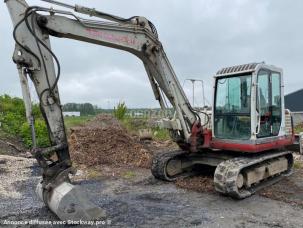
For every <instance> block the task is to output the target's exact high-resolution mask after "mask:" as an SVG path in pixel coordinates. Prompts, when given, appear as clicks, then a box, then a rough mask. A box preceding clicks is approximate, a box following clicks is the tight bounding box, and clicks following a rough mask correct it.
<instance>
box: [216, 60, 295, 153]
mask: <svg viewBox="0 0 303 228" xmlns="http://www.w3.org/2000/svg"><path fill="white" fill-rule="evenodd" d="M282 77H283V76H282V69H280V68H277V67H275V66H271V65H266V64H265V63H252V64H245V65H239V66H234V67H227V68H223V69H221V70H220V71H218V72H217V74H216V76H215V90H214V105H213V123H212V125H213V140H212V147H213V148H216V149H227V150H232V151H242V152H260V151H264V150H270V149H274V148H277V147H281V145H284V144H285V145H288V144H292V134H291V130H290V131H289V129H286V128H285V118H286V117H285V115H286V114H285V111H284V95H283V88H284V85H283V80H282ZM288 128H291V126H288Z"/></svg>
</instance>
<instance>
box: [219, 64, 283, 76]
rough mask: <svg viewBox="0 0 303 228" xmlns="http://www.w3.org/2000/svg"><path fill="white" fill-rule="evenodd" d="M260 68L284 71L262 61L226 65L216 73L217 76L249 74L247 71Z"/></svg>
mask: <svg viewBox="0 0 303 228" xmlns="http://www.w3.org/2000/svg"><path fill="white" fill-rule="evenodd" d="M260 68H263V69H269V70H272V71H277V72H282V69H281V68H278V67H275V66H273V65H267V64H265V62H260V63H248V64H242V65H237V66H231V67H224V68H222V69H221V70H219V71H218V72H217V73H216V75H215V77H221V76H228V75H237V74H247V73H252V72H255V71H258V70H259V69H260Z"/></svg>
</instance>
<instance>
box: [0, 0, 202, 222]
mask: <svg viewBox="0 0 303 228" xmlns="http://www.w3.org/2000/svg"><path fill="white" fill-rule="evenodd" d="M47 1H48V0H47ZM48 2H53V3H57V4H60V5H62V3H58V2H54V1H48ZM5 3H6V5H7V7H8V10H9V12H10V16H11V19H12V22H13V25H14V32H13V34H14V39H15V42H16V46H15V51H14V55H13V60H14V62H15V63H16V65H17V68H18V72H19V76H20V80H21V85H22V91H23V97H24V101H25V106H26V110H27V117H28V119H29V123H30V124H31V126H32V135H33V139H34V137H35V134H34V128H33V126H34V125H33V120H32V118H31V102H30V94H29V90H28V79H30V80H31V81H32V83H33V84H34V86H35V89H36V91H37V95H38V97H39V100H40V106H41V111H42V114H43V117H44V119H45V121H46V123H47V127H48V130H49V137H50V141H51V144H52V145H51V147H49V148H36V147H35V148H34V149H33V154H34V155H35V157H36V159H37V161H38V163H39V165H40V166H41V167H42V169H43V180H42V182H41V183H40V184H39V185H38V187H37V192H38V195H39V196H40V197H41V199H42V200H43V201H44V202H45V203H46V204H47V205H48V206H49V208H50V209H51V210H52V211H53V212H54V213H55V214H57V215H58V217H59V218H60V219H62V220H69V219H79V218H82V219H88V220H91V219H98V218H100V217H102V216H104V213H103V211H102V210H101V209H100V208H98V207H96V206H94V205H93V204H91V203H90V202H89V200H88V199H86V197H85V194H83V191H81V190H80V189H79V187H75V186H73V185H71V184H70V179H69V174H70V173H73V172H74V171H75V170H74V169H73V168H72V162H71V159H70V154H69V149H68V144H67V137H66V134H65V128H64V119H63V115H62V107H61V103H60V97H59V91H58V86H57V85H58V81H59V77H60V63H59V61H58V58H57V57H56V55H55V54H54V53H53V51H52V49H51V45H50V36H55V37H60V38H68V39H74V40H79V41H83V42H88V43H92V44H97V45H102V46H107V47H110V48H115V49H120V50H123V51H127V52H129V53H132V54H134V55H135V56H137V57H138V58H140V59H141V60H142V62H143V64H144V66H145V69H146V72H147V75H148V78H149V81H150V83H151V86H152V89H153V92H154V95H155V98H156V99H157V100H158V101H159V103H160V106H161V107H162V108H165V107H166V105H165V101H164V99H165V97H166V98H167V99H168V100H169V102H170V103H171V104H172V106H173V107H174V109H175V112H176V115H175V116H174V117H173V118H168V119H165V120H164V125H165V126H166V127H167V128H168V129H170V131H171V132H172V135H173V136H174V138H175V140H176V141H177V142H178V143H179V144H180V146H182V148H187V149H188V150H190V149H192V146H191V130H192V128H193V127H194V126H195V127H196V126H197V125H199V124H200V121H199V118H200V117H199V115H198V114H197V113H196V112H195V111H194V110H193V108H192V107H191V106H190V104H189V102H188V100H187V98H186V96H185V94H184V91H183V89H182V87H181V85H180V83H179V81H178V79H177V77H176V75H175V73H174V70H173V68H172V66H171V65H170V63H169V60H168V58H167V56H166V54H165V52H164V50H163V46H162V44H161V42H160V41H159V40H158V35H157V32H156V29H155V27H154V25H153V24H152V23H151V22H150V21H148V20H147V19H146V18H144V17H137V16H136V17H131V18H129V19H124V18H120V17H117V16H113V15H110V14H106V13H102V12H99V11H96V10H95V9H90V8H86V7H82V6H78V5H76V6H75V7H73V6H69V5H66V4H63V6H65V7H68V8H71V9H74V11H76V12H79V13H83V14H88V15H90V16H95V17H99V18H103V19H105V20H107V21H104V20H103V21H93V20H87V19H81V18H79V17H78V16H76V15H74V14H73V13H72V12H69V11H62V10H54V9H52V8H51V9H48V8H43V7H39V6H33V7H29V6H28V5H27V3H26V2H25V1H24V0H5ZM54 62H55V63H56V65H57V67H55V64H54Z"/></svg>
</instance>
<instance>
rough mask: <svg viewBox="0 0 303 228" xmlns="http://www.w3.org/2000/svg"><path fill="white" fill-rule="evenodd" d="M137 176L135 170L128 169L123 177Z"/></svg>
mask: <svg viewBox="0 0 303 228" xmlns="http://www.w3.org/2000/svg"><path fill="white" fill-rule="evenodd" d="M135 176H136V174H135V173H134V172H133V171H127V172H125V173H123V174H122V177H123V178H125V179H133V178H134V177H135Z"/></svg>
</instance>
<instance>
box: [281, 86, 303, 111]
mask: <svg viewBox="0 0 303 228" xmlns="http://www.w3.org/2000/svg"><path fill="white" fill-rule="evenodd" d="M285 108H287V109H289V110H290V111H291V112H303V89H300V90H298V91H295V92H293V93H290V94H287V95H286V96H285Z"/></svg>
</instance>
